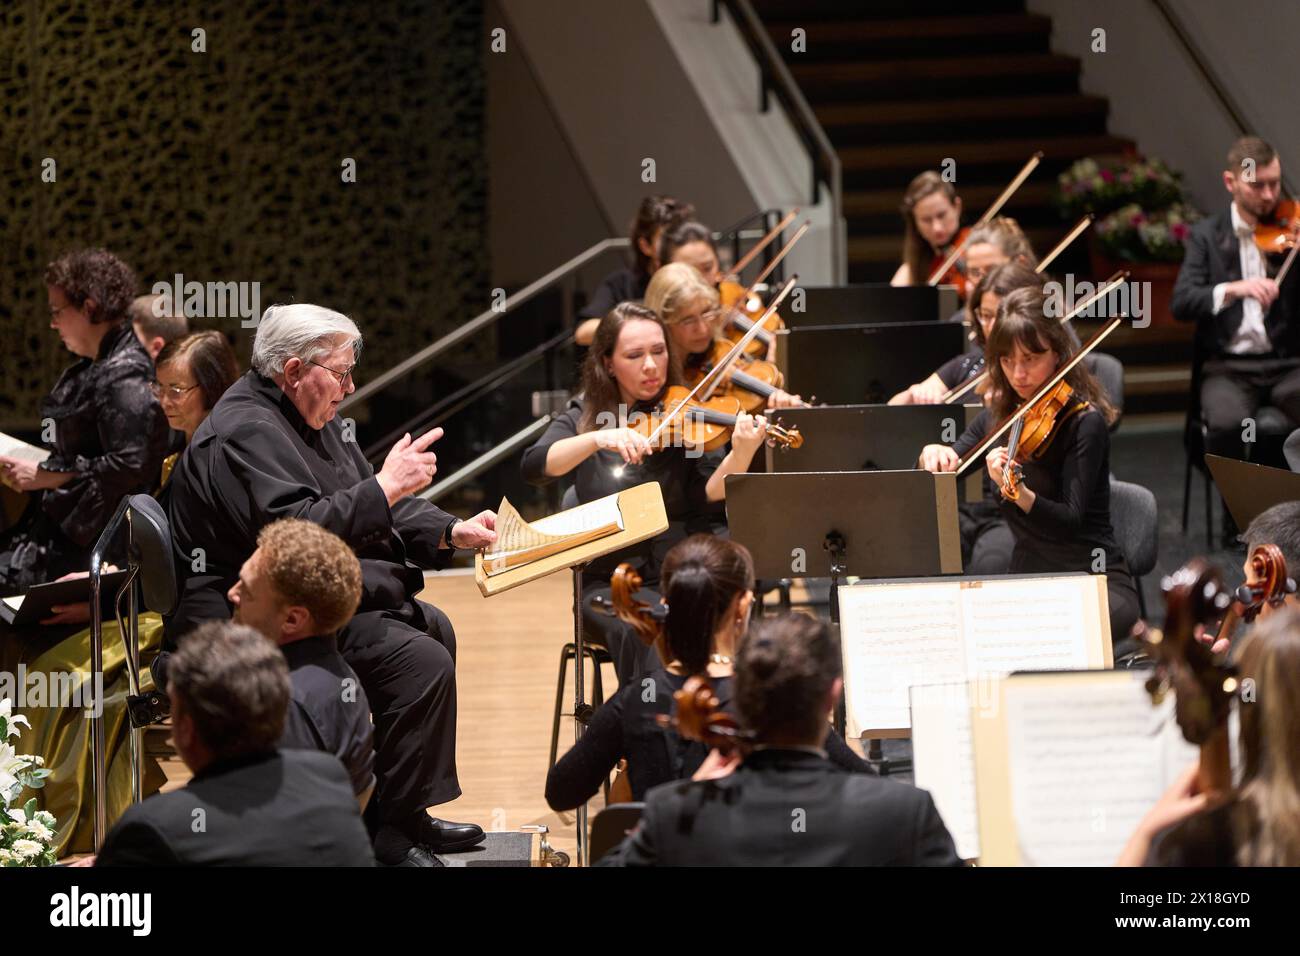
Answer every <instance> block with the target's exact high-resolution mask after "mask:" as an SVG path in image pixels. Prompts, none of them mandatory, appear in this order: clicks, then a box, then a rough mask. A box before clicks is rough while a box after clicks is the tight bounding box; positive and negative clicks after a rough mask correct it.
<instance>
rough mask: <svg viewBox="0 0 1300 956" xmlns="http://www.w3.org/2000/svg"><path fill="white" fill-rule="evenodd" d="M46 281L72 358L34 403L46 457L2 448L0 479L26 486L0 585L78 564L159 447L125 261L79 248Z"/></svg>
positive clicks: (144, 485)
mask: <svg viewBox="0 0 1300 956" xmlns="http://www.w3.org/2000/svg"><path fill="white" fill-rule="evenodd" d="M45 284H46V290H47V293H48V296H49V308H50V328H52V329H54V330H55V331H56V332H57V333H58V334H59V338H60V339H61V340H62V342H63V346H64V348H66V349H67V350H68V351H69V352H71V353H72V354H73V355H75V356H76V357H77V361H76V362H74V363H73V364H72V365H70V366H68V367H67V368H66V369H64V371H63V374H62V375H60V376H59V380H58V381H57V382H56V383H55V385H54V388H53V389H51V391H50V393H49V394H48V395H47V396H46V397H45V399H44V400H43V401H42V402H41V407H40V412H39V417H40V422H41V439H42V442H43V443H44V444H47V445H52V446H53V450H52V451H51V452H50V454H49V456H48V457H47V458H46V459H45V460H44V461H41V462H39V463H37V462H36V461H33V460H24V459H20V458H13V457H9V456H0V481H3V482H4V483H5V484H6V485H7V486H9V487H10V488H12V489H13V490H15V491H19V492H29V493H30V494H29V497H28V501H27V506H26V509H25V510H24V512H23V515H22V517H21V518H20V519H19V521H18V522H17V523H16V524H15V525H14V527H12V528H10V529H9V530H7V531H6V532H5V533H4V534H3V535H0V588H3V589H4V590H3V592H0V593H4V594H18V593H21V592H23V591H25V590H26V589H27V588H29V587H31V586H32V585H33V584H40V583H42V582H45V581H53V580H55V579H56V578H59V577H61V576H63V575H64V574H67V573H68V572H69V571H75V570H78V569H84V568H86V567H87V566H88V563H89V560H90V549H91V548H92V547H93V546H94V544H95V541H96V540H97V539H98V538H99V535H100V533H101V532H102V531H103V530H104V526H105V525H106V524H108V520H109V518H111V517H112V515H113V511H114V510H115V509H116V508H117V505H118V502H119V501H121V500H122V496H123V495H128V494H133V493H135V492H141V491H149V490H150V489H151V488H153V486H154V483H155V482H156V481H157V480H158V468H159V465H161V464H162V459H163V455H164V454H165V452H166V446H167V424H166V421H165V420H164V418H163V414H162V410H161V409H160V408H159V407H158V402H157V401H156V400H155V399H154V397H153V396H152V395H151V394H150V393H149V382H150V380H151V379H152V378H153V363H152V362H150V361H149V355H148V353H147V352H145V350H144V348H143V347H142V346H141V345H140V342H139V341H138V340H137V339H136V337H135V332H134V331H133V330H132V328H131V323H130V322H128V321H127V320H126V319H127V308H128V307H129V306H130V304H131V299H132V296H133V295H134V293H135V285H136V278H135V274H134V273H133V272H132V271H131V268H130V267H129V266H128V265H127V264H126V263H124V262H123V261H122V260H121V259H119V258H117V256H115V255H113V254H112V253H110V252H105V251H104V250H102V249H86V250H81V251H78V252H73V253H69V254H68V255H65V256H63V257H62V258H60V259H57V260H56V261H54V262H52V263H50V265H49V267H48V269H47V270H46V273H45ZM2 657H3V654H0V658H2Z"/></svg>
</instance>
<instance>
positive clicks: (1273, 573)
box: [1207, 544, 1296, 644]
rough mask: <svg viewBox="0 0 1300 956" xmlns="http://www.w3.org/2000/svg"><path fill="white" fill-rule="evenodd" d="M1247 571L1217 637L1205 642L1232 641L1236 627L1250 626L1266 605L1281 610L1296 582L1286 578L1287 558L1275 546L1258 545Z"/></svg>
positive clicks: (1248, 563)
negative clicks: (1242, 624)
mask: <svg viewBox="0 0 1300 956" xmlns="http://www.w3.org/2000/svg"><path fill="white" fill-rule="evenodd" d="M1246 570H1247V571H1248V572H1249V573H1248V574H1247V576H1246V583H1245V584H1243V585H1242V586H1241V587H1239V588H1237V590H1236V591H1234V592H1233V596H1232V597H1233V600H1232V604H1231V605H1230V606H1229V607H1228V612H1227V614H1225V615H1224V616H1223V622H1222V623H1221V624H1220V625H1219V632H1218V634H1217V635H1215V637H1214V638H1213V639H1212V642H1211V641H1207V643H1213V644H1217V643H1219V642H1220V641H1225V640H1226V641H1229V642H1231V640H1232V635H1233V632H1234V631H1235V630H1236V629H1237V625H1238V624H1240V623H1241V622H1242V621H1245V622H1246V623H1247V624H1249V623H1251V622H1252V621H1254V620H1255V618H1256V617H1258V616H1259V612H1260V611H1262V610H1264V608H1265V606H1272V607H1281V605H1282V604H1283V602H1285V601H1286V599H1287V596H1288V595H1291V594H1295V589H1296V584H1295V579H1294V578H1291V577H1289V576H1288V575H1287V568H1286V558H1284V557H1283V556H1282V549H1281V548H1279V547H1278V546H1277V545H1275V544H1261V545H1260V546H1259V547H1257V548H1256V549H1255V550H1254V551H1252V552H1251V553H1250V559H1249V561H1248V562H1247V565H1246Z"/></svg>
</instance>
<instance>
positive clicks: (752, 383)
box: [684, 341, 785, 415]
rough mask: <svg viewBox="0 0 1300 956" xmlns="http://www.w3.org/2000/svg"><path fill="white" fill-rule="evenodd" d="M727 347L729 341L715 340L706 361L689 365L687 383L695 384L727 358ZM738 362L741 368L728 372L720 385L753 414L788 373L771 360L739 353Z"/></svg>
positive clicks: (761, 406) (760, 407)
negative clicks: (783, 371) (784, 372)
mask: <svg viewBox="0 0 1300 956" xmlns="http://www.w3.org/2000/svg"><path fill="white" fill-rule="evenodd" d="M728 349H729V345H728V343H726V342H719V341H715V342H714V343H713V344H712V345H711V346H710V347H709V352H708V355H707V356H706V357H705V359H704V361H702V362H700V363H699V364H698V365H689V366H687V367H686V369H685V370H684V371H685V375H686V384H687V385H691V386H694V385H696V384H697V383H698V382H699V381H700V380H701V379H703V378H704V376H706V375H707V374H708V373H709V372H711V371H712V370H713V369H714V367H715V366H717V365H720V364H721V363H722V362H723V361H724V360H725V359H726V357H727V351H728ZM735 364H736V365H737V366H739V368H732V369H731V370H729V371H728V372H727V374H726V376H725V378H724V380H723V383H722V385H721V386H720V387H721V388H722V390H723V391H722V393H721V394H724V395H727V396H729V397H732V398H736V399H738V400H739V401H740V407H741V408H743V409H744V410H745V411H746V412H749V413H750V414H751V415H752V414H754V413H756V412H758V411H760V410H762V409H763V408H766V407H767V402H768V399H769V398H771V397H772V395H773V393H775V392H776V391H777V389H779V388H780V387H781V386H782V385H784V384H785V376H784V375H782V374H781V372H780V370H779V369H778V368H777V367H776V365H775V364H773V363H772V362H766V361H764V360H762V359H756V358H750V357H748V356H738V357H737V358H736V362H735Z"/></svg>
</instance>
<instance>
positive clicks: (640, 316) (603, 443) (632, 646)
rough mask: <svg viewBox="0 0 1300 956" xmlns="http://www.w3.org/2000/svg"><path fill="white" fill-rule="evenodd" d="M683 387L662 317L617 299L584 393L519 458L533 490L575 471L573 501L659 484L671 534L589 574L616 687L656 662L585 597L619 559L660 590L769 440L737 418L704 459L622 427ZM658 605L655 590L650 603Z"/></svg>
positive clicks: (762, 426) (751, 422)
mask: <svg viewBox="0 0 1300 956" xmlns="http://www.w3.org/2000/svg"><path fill="white" fill-rule="evenodd" d="M680 381H681V376H680V373H679V371H678V365H677V362H676V358H675V356H674V354H673V351H672V345H671V338H670V336H669V334H668V330H667V329H666V328H665V327H664V324H663V321H662V320H661V319H660V318H659V316H657V315H656V314H655V313H654V312H652V311H651V310H650V309H647V308H645V307H644V306H641V305H636V304H635V303H632V302H623V303H620V304H619V305H617V306H615V307H614V308H613V309H612V310H611V311H610V313H609V315H607V316H605V318H604V319H602V320H601V323H600V326H599V328H597V330H596V336H595V339H594V340H593V342H592V345H591V349H590V350H589V351H588V352H587V357H586V359H585V361H584V363H583V367H582V393H581V395H580V396H578V397H577V398H575V399H574V400H573V401H572V402H570V404H569V407H568V409H566V410H565V412H564V413H563V414H562V415H558V416H557V417H556V418H555V419H554V420H553V421H552V422H551V424H550V427H549V428H547V430H546V431H545V432H544V433H543V434H542V437H541V438H540V439H538V440H537V442H536V444H534V445H533V446H532V447H531V448H529V449H528V450H527V451H525V452H524V457H523V462H522V466H521V467H522V469H523V475H524V478H525V479H526V480H527V481H529V482H532V483H533V484H538V485H541V484H547V483H549V482H551V481H555V480H556V479H558V478H562V477H564V476H566V475H572V476H573V484H574V489H575V490H576V492H577V497H578V501H579V502H587V501H594V500H596V499H597V498H603V497H605V496H607V495H611V494H615V493H616V492H619V491H622V490H623V489H625V488H631V487H633V486H634V485H639V484H642V483H644V482H647V481H655V482H658V483H659V487H660V488H661V489H662V491H663V497H664V507H665V510H666V511H667V513H668V520H669V528H668V530H667V531H665V532H664V533H663V534H661V535H659V537H657V538H652V539H651V540H649V541H645V542H643V543H641V544H639V545H636V546H634V547H632V548H630V549H628V550H626V551H620V552H618V553H616V554H612V555H607V556H606V557H604V558H601V559H599V560H598V561H594V562H592V563H591V565H589V566H588V569H587V571H588V578H587V581H588V583H587V597H588V601H587V602H585V610H584V614H585V617H586V620H587V624H588V628H589V629H591V630H595V631H597V632H603V634H604V637H605V641H606V646H607V647H608V648H609V651H610V654H611V655H612V656H613V657H614V661H615V666H616V668H617V670H618V673H619V680H620V682H625V681H627V680H631V679H632V678H633V677H635V676H637V675H638V674H639V673H640V671H641V670H643V669H644V668H643V667H642V665H643V664H646V663H653V657H648V656H647V653H646V649H645V648H644V647H643V646H642V645H641V644H640V641H638V640H637V639H636V638H635V636H634V635H631V634H630V629H629V628H627V627H626V625H623V624H621V623H620V622H618V621H616V620H613V619H612V618H610V617H608V615H605V614H603V613H601V612H599V611H597V610H596V609H595V608H593V607H592V605H591V601H590V599H591V598H592V597H594V596H596V595H599V596H601V597H603V598H608V596H609V588H608V583H609V576H610V575H611V574H612V573H613V571H614V569H615V568H616V567H618V565H619V564H620V563H622V562H625V561H626V562H628V563H630V564H632V565H633V567H634V568H635V569H636V571H637V573H638V574H640V575H641V578H642V580H643V581H644V582H645V586H646V593H650V592H651V591H652V590H653V589H654V588H655V586H656V585H657V584H658V581H659V568H660V565H661V563H662V561H663V556H664V554H665V553H666V552H667V551H668V549H669V548H670V547H671V546H672V545H673V544H675V543H676V542H677V541H680V540H682V539H683V538H685V537H686V536H687V535H689V534H691V533H693V532H695V531H707V530H709V529H710V525H711V517H712V515H711V509H710V504H711V503H715V502H720V501H722V500H723V498H724V497H725V495H726V484H725V479H726V476H727V475H729V474H736V473H741V472H744V471H747V470H748V469H749V465H750V463H751V462H752V461H753V459H754V454H755V453H756V452H757V451H758V449H759V448H760V447H761V446H762V444H763V441H764V439H765V438H766V435H767V430H766V429H767V426H766V423H765V422H764V420H763V419H762V418H753V417H751V416H749V415H743V414H742V415H741V416H740V417H739V418H738V419H737V422H736V427H735V428H734V429H733V431H732V436H731V449H730V451H728V452H726V453H725V454H721V453H716V452H715V453H701V452H700V451H699V450H698V449H691V448H687V447H685V446H683V445H682V444H680V443H677V444H670V445H669V446H667V447H652V446H651V445H650V443H649V442H648V441H647V440H646V438H645V436H644V435H642V434H640V433H639V432H638V431H636V430H635V429H634V428H631V427H628V422H629V420H632V419H633V416H637V415H648V414H650V413H651V412H653V411H654V410H655V408H656V407H657V406H658V405H659V403H660V402H661V401H662V399H663V396H664V394H665V392H666V391H667V389H668V387H669V386H670V385H675V384H678V383H679V382H680ZM658 599H659V596H658V594H654V595H653V600H656V601H657V600H658Z"/></svg>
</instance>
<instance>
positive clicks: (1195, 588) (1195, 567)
mask: <svg viewBox="0 0 1300 956" xmlns="http://www.w3.org/2000/svg"><path fill="white" fill-rule="evenodd" d="M1161 589H1162V590H1163V591H1164V595H1165V626H1164V629H1163V630H1159V629H1156V628H1152V627H1149V626H1147V625H1146V624H1145V623H1142V622H1139V624H1138V625H1137V627H1136V628H1135V630H1134V634H1135V636H1136V637H1137V638H1139V639H1140V640H1141V641H1142V642H1143V643H1144V644H1145V645H1146V647H1147V649H1148V652H1149V653H1150V654H1151V656H1152V657H1153V658H1154V659H1155V662H1156V666H1155V671H1154V672H1153V673H1152V675H1151V677H1150V678H1149V679H1148V680H1147V682H1146V689H1147V693H1149V694H1150V695H1151V699H1152V700H1153V701H1154V702H1155V703H1157V704H1158V703H1160V702H1161V701H1162V700H1163V699H1164V696H1165V694H1166V693H1168V692H1169V691H1170V690H1173V691H1174V694H1175V707H1174V717H1175V719H1176V720H1177V721H1178V726H1179V728H1180V729H1181V730H1182V732H1183V736H1184V737H1185V738H1186V739H1187V742H1188V743H1191V744H1195V745H1197V746H1199V747H1200V749H1201V756H1200V767H1199V770H1198V772H1197V781H1198V790H1199V791H1200V792H1201V793H1212V792H1215V791H1225V790H1227V789H1229V788H1230V787H1231V786H1232V767H1231V764H1230V760H1229V747H1228V715H1229V713H1230V712H1231V710H1232V700H1233V698H1234V697H1235V696H1236V693H1237V686H1238V681H1237V669H1236V667H1235V666H1233V665H1231V664H1228V663H1225V662H1223V661H1221V660H1219V659H1217V658H1216V655H1215V654H1214V653H1213V652H1212V651H1211V650H1210V649H1209V648H1208V647H1207V646H1206V645H1205V644H1204V643H1203V642H1202V641H1201V640H1200V639H1199V638H1198V636H1197V635H1198V632H1199V630H1200V629H1202V628H1203V627H1204V626H1205V625H1207V624H1210V623H1212V622H1213V621H1214V620H1216V619H1217V618H1218V617H1219V616H1220V615H1221V614H1222V613H1223V612H1224V611H1225V610H1226V609H1227V607H1228V605H1229V604H1230V603H1231V601H1232V597H1231V596H1230V595H1229V593H1228V591H1227V589H1226V588H1224V586H1223V581H1222V579H1221V578H1220V576H1219V572H1218V570H1217V569H1216V568H1215V567H1213V566H1212V565H1211V564H1210V563H1209V562H1207V561H1206V560H1205V559H1204V558H1193V559H1192V560H1191V561H1189V562H1188V563H1187V564H1185V565H1183V566H1182V567H1181V568H1179V569H1178V570H1177V571H1175V572H1174V573H1173V574H1171V575H1170V576H1169V577H1167V578H1165V580H1164V581H1163V582H1162V584H1161Z"/></svg>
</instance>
